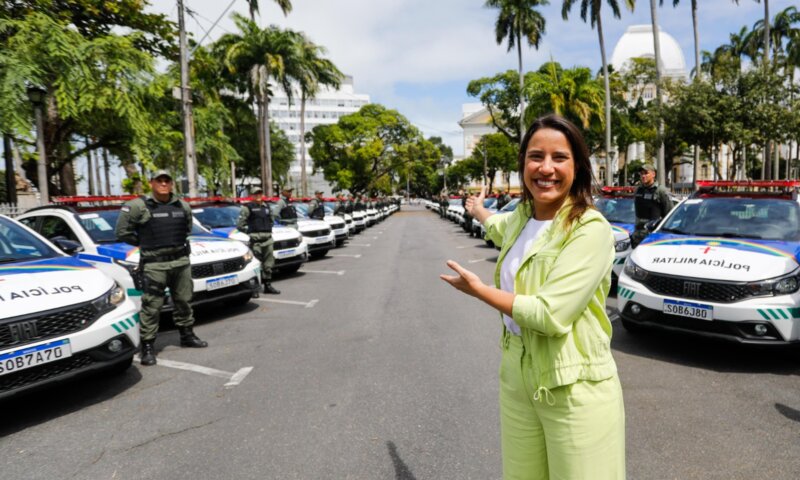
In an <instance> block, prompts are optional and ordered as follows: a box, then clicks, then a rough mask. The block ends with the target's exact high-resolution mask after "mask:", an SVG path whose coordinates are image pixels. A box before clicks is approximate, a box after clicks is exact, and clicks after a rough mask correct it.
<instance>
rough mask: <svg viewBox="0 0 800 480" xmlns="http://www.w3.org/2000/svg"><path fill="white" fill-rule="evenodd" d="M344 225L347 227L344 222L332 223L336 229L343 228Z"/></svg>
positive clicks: (332, 226)
mask: <svg viewBox="0 0 800 480" xmlns="http://www.w3.org/2000/svg"><path fill="white" fill-rule="evenodd" d="M344 227H345V224H344V223H332V224H331V228H333V229H334V230H341V229H342V228H344Z"/></svg>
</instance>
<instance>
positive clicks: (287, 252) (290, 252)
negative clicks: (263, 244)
mask: <svg viewBox="0 0 800 480" xmlns="http://www.w3.org/2000/svg"><path fill="white" fill-rule="evenodd" d="M275 253H276V254H277V256H278V258H286V257H291V256H292V255H294V254H295V253H297V252H296V251H295V250H294V249H291V250H281V251H279V252H275Z"/></svg>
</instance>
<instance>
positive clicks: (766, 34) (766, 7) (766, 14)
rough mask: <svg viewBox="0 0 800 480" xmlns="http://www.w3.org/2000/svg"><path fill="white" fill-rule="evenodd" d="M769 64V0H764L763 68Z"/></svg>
mask: <svg viewBox="0 0 800 480" xmlns="http://www.w3.org/2000/svg"><path fill="white" fill-rule="evenodd" d="M768 65H769V0H764V69H765V70H766V68H767V66H768Z"/></svg>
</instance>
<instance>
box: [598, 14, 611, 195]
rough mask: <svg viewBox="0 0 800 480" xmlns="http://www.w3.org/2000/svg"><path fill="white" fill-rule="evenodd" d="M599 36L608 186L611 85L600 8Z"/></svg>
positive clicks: (609, 180)
mask: <svg viewBox="0 0 800 480" xmlns="http://www.w3.org/2000/svg"><path fill="white" fill-rule="evenodd" d="M597 36H598V38H599V39H600V57H601V59H602V60H603V86H604V87H605V90H606V101H605V113H606V186H611V185H612V183H613V182H612V179H613V175H612V171H611V154H610V152H611V86H610V85H609V82H608V62H607V61H606V43H605V41H604V40H603V22H602V20H601V19H600V10H598V11H597Z"/></svg>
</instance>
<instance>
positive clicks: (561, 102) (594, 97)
mask: <svg viewBox="0 0 800 480" xmlns="http://www.w3.org/2000/svg"><path fill="white" fill-rule="evenodd" d="M526 92H527V94H528V97H529V99H530V106H529V107H528V108H529V113H530V115H531V116H533V117H534V118H535V117H539V116H542V115H545V114H547V113H550V112H553V113H557V114H559V115H563V116H564V117H566V118H568V119H570V120H571V121H572V122H574V123H575V124H576V125H580V126H582V127H583V128H584V129H585V130H588V129H589V128H591V127H595V128H602V124H603V86H602V85H601V84H600V82H599V81H598V80H596V79H595V78H593V77H592V72H591V70H589V69H588V68H585V67H574V68H569V69H566V70H565V69H562V68H561V65H559V64H558V62H547V63H545V64H543V65H542V66H541V67H540V68H539V70H538V71H537V72H536V73H534V74H532V75H531V76H530V78H529V81H528V84H527V85H526Z"/></svg>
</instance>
